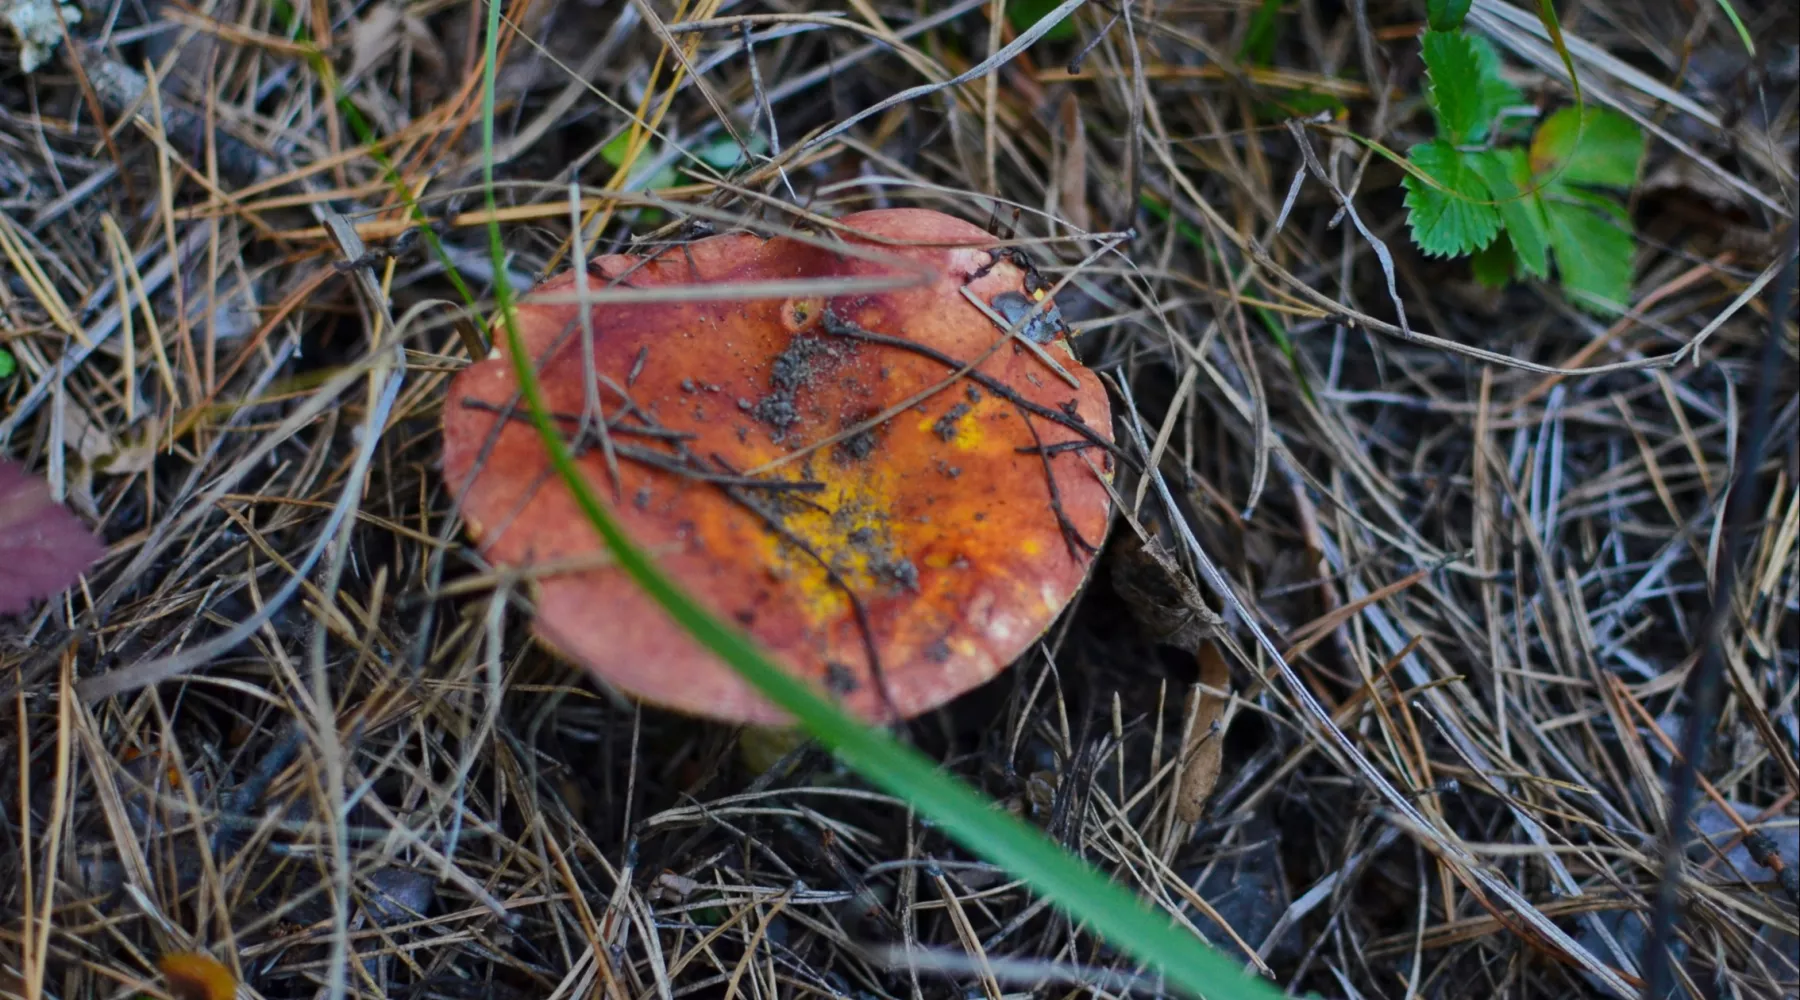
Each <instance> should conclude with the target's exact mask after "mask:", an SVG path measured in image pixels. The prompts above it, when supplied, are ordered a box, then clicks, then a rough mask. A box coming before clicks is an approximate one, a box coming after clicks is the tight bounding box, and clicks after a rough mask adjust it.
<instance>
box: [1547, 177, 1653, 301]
mask: <svg viewBox="0 0 1800 1000" xmlns="http://www.w3.org/2000/svg"><path fill="white" fill-rule="evenodd" d="M1542 201H1543V205H1544V216H1545V219H1546V221H1547V222H1548V223H1549V226H1550V246H1551V247H1552V248H1553V249H1555V251H1556V271H1557V275H1558V276H1559V277H1560V278H1561V280H1562V287H1563V291H1565V292H1567V293H1568V295H1569V298H1570V300H1571V301H1573V302H1575V303H1576V304H1577V305H1580V306H1581V307H1583V308H1585V309H1588V310H1590V311H1592V312H1596V313H1600V314H1602V315H1612V314H1616V313H1619V312H1621V311H1623V310H1624V309H1625V306H1626V304H1627V303H1629V302H1630V301H1631V275H1632V254H1633V253H1634V252H1635V250H1636V247H1635V246H1634V245H1633V242H1632V238H1631V218H1630V216H1628V215H1627V214H1626V212H1625V207H1624V206H1623V205H1620V204H1619V203H1618V202H1616V201H1614V200H1613V199H1611V198H1608V197H1605V196H1603V195H1597V194H1593V193H1591V192H1587V191H1580V190H1576V189H1574V188H1568V187H1563V186H1561V185H1558V186H1557V187H1554V188H1552V189H1550V190H1548V191H1546V192H1545V196H1544V198H1543V199H1542Z"/></svg>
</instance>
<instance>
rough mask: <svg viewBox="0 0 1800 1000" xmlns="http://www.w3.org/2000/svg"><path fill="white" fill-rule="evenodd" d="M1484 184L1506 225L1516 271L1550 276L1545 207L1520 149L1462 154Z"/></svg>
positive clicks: (1548, 239)
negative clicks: (1534, 189) (1515, 261)
mask: <svg viewBox="0 0 1800 1000" xmlns="http://www.w3.org/2000/svg"><path fill="white" fill-rule="evenodd" d="M1464 155H1465V157H1466V158H1467V159H1468V161H1469V165H1470V167H1471V168H1473V169H1474V170H1475V171H1476V172H1477V173H1479V174H1481V179H1482V181H1484V182H1485V183H1486V184H1487V189H1488V192H1489V193H1490V194H1492V195H1493V199H1494V201H1495V203H1496V204H1495V205H1494V210H1495V211H1497V212H1499V213H1500V221H1501V222H1503V223H1505V224H1506V233H1505V235H1506V236H1507V237H1509V239H1508V240H1507V242H1510V243H1511V244H1512V248H1513V252H1514V254H1515V255H1516V256H1517V257H1518V262H1519V270H1520V271H1523V272H1524V273H1526V274H1528V275H1530V276H1532V277H1534V278H1548V277H1549V276H1550V226H1549V223H1548V222H1546V221H1545V219H1544V206H1543V203H1542V202H1540V201H1539V199H1538V196H1537V193H1536V192H1534V191H1532V183H1531V168H1530V166H1529V165H1528V164H1527V163H1526V162H1525V151H1524V150H1522V149H1515V148H1507V149H1488V150H1483V151H1481V152H1479V153H1468V154H1464Z"/></svg>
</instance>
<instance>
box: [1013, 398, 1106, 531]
mask: <svg viewBox="0 0 1800 1000" xmlns="http://www.w3.org/2000/svg"><path fill="white" fill-rule="evenodd" d="M1019 419H1021V420H1023V421H1025V429H1026V430H1028V431H1030V432H1031V439H1032V440H1033V441H1036V442H1037V444H1036V446H1035V447H1034V448H1033V449H1031V450H1033V451H1035V452H1036V453H1037V456H1038V460H1039V461H1041V462H1042V463H1043V466H1044V482H1045V483H1046V484H1048V485H1049V487H1050V510H1051V511H1052V512H1053V513H1055V514H1056V527H1057V529H1058V530H1059V531H1061V532H1062V538H1063V544H1064V545H1067V546H1068V547H1069V556H1070V558H1072V559H1074V560H1075V561H1076V562H1081V561H1082V559H1083V557H1084V556H1086V557H1091V556H1093V555H1094V554H1096V553H1098V552H1099V551H1100V550H1099V549H1098V548H1095V547H1094V546H1093V545H1092V544H1090V543H1089V542H1088V540H1087V539H1085V538H1083V537H1081V529H1079V528H1077V527H1075V522H1073V521H1071V520H1069V515H1068V512H1067V511H1066V510H1064V509H1063V502H1062V488H1061V487H1059V486H1058V485H1057V484H1056V470H1055V469H1054V468H1052V467H1051V465H1050V454H1049V452H1048V451H1047V450H1046V449H1045V448H1044V439H1043V438H1042V437H1039V436H1038V432H1037V428H1036V427H1035V426H1033V425H1032V423H1031V415H1030V414H1029V413H1026V412H1025V410H1024V408H1023V407H1020V409H1019ZM1070 443H1071V444H1085V443H1086V442H1070ZM1021 450H1023V449H1021Z"/></svg>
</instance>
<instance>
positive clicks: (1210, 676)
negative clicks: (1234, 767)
mask: <svg viewBox="0 0 1800 1000" xmlns="http://www.w3.org/2000/svg"><path fill="white" fill-rule="evenodd" d="M1197 659H1198V660H1199V661H1200V683H1199V684H1196V685H1194V688H1193V690H1191V691H1189V692H1188V702H1187V711H1188V714H1189V715H1191V716H1193V718H1194V727H1193V729H1191V730H1189V732H1188V738H1187V745H1186V746H1184V747H1183V748H1182V755H1183V757H1184V758H1185V762H1186V766H1185V767H1183V768H1182V770H1181V783H1180V785H1179V786H1178V787H1177V789H1176V791H1175V817H1176V818H1177V819H1179V820H1181V821H1182V822H1183V823H1189V824H1192V823H1198V822H1199V821H1200V815H1201V813H1202V812H1203V811H1204V810H1205V808H1206V800H1207V798H1208V797H1210V796H1211V795H1212V792H1213V788H1214V787H1215V786H1217V785H1218V783H1219V772H1220V771H1221V770H1222V769H1223V767H1224V764H1225V707H1226V706H1227V705H1229V704H1230V703H1231V698H1230V697H1229V696H1228V695H1217V694H1212V693H1210V692H1209V691H1208V690H1207V689H1208V688H1210V689H1212V690H1213V691H1227V692H1228V691H1230V689H1231V667H1230V666H1229V665H1228V664H1226V662H1225V657H1224V656H1221V655H1220V654H1219V647H1218V646H1217V645H1216V644H1215V643H1214V642H1213V641H1212V640H1210V639H1207V640H1204V641H1202V642H1201V643H1200V651H1199V653H1198V654H1197Z"/></svg>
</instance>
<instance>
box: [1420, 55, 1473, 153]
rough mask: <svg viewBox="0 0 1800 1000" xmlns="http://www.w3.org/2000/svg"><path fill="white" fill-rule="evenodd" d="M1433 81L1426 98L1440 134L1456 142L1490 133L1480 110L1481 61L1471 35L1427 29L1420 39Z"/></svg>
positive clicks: (1426, 91)
mask: <svg viewBox="0 0 1800 1000" xmlns="http://www.w3.org/2000/svg"><path fill="white" fill-rule="evenodd" d="M1420 54H1421V55H1423V56H1424V58H1425V73H1426V75H1427V76H1428V77H1429V78H1430V81H1431V82H1430V85H1429V86H1428V87H1426V89H1425V98H1426V100H1427V101H1429V102H1430V103H1431V112H1432V114H1433V115H1434V116H1436V118H1437V123H1438V135H1439V136H1441V137H1443V138H1445V139H1448V140H1450V142H1451V143H1452V144H1454V145H1458V146H1461V145H1464V144H1465V143H1470V142H1477V141H1479V140H1480V138H1481V137H1482V136H1483V135H1485V134H1487V121H1486V120H1484V119H1483V118H1482V114H1481V63H1480V61H1479V60H1478V59H1477V58H1476V56H1475V47H1474V46H1473V45H1470V44H1469V36H1467V35H1465V34H1463V33H1462V32H1460V31H1427V32H1425V37H1424V39H1423V40H1422V41H1421V42H1420Z"/></svg>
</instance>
